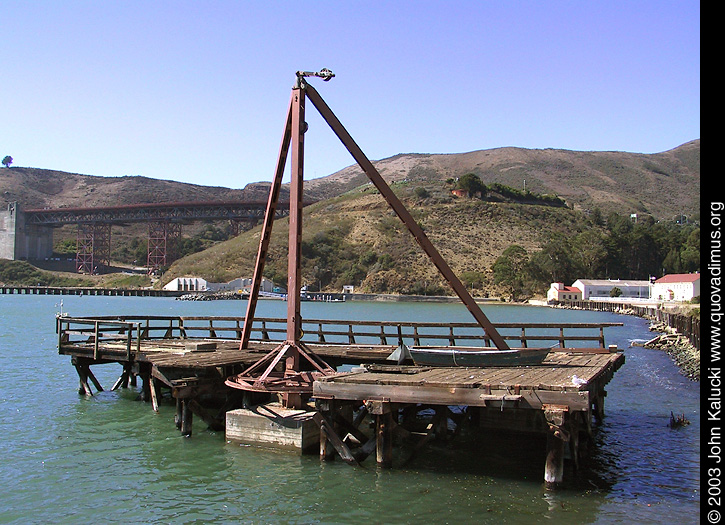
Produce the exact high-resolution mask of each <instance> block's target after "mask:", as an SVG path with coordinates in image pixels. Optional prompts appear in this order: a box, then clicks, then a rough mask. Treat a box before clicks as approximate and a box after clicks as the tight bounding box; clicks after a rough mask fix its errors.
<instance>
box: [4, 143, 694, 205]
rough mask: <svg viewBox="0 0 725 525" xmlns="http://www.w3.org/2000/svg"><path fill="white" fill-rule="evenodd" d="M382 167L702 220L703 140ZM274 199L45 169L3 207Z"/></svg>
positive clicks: (27, 174)
mask: <svg viewBox="0 0 725 525" xmlns="http://www.w3.org/2000/svg"><path fill="white" fill-rule="evenodd" d="M340 147H342V146H340ZM374 164H375V166H376V167H377V169H378V170H379V171H380V173H381V175H382V176H383V177H384V178H385V179H386V180H387V181H388V182H389V183H390V182H396V181H397V182H400V181H413V182H420V183H425V182H433V181H444V180H447V179H450V178H457V177H460V176H461V175H464V174H466V173H469V172H473V173H476V174H477V175H479V176H480V177H481V179H482V180H483V182H484V183H486V184H490V183H493V182H498V183H502V184H505V185H507V186H511V187H513V188H518V189H523V188H524V187H525V188H526V189H527V190H529V191H531V192H534V193H539V194H555V195H558V196H559V197H561V198H563V199H564V200H565V201H566V202H567V204H568V205H569V206H570V207H573V208H575V209H584V210H589V209H592V208H594V207H596V206H598V207H600V208H601V209H602V210H604V211H608V210H614V211H617V212H619V213H635V212H636V213H648V214H651V215H653V216H655V217H657V218H671V217H673V216H675V215H678V214H680V213H686V214H688V215H690V214H693V213H696V212H697V210H699V204H700V140H699V139H698V140H693V141H691V142H688V143H686V144H683V145H681V146H679V147H677V148H675V149H672V150H670V151H665V152H662V153H655V154H641V153H627V152H609V151H603V152H602V151H599V152H598V151H569V150H556V149H543V150H531V149H523V148H498V149H490V150H479V151H472V152H469V153H457V154H420V153H409V154H399V155H395V156H394V157H390V158H387V159H383V160H379V161H375V162H374ZM366 182H367V178H366V177H365V175H364V174H363V172H362V171H361V170H360V168H359V167H358V166H357V165H352V166H349V167H347V168H345V169H343V170H340V171H338V172H336V173H333V174H332V175H329V176H327V177H322V178H319V179H313V180H308V181H305V193H306V195H307V198H308V199H309V200H323V199H327V198H331V197H334V196H337V195H341V194H342V193H344V192H346V191H349V190H351V189H353V188H355V187H357V186H360V185H361V184H364V183H366ZM268 191H269V183H268V182H258V183H252V184H248V185H247V186H246V187H245V188H244V189H229V188H222V187H213V186H201V185H196V184H186V183H181V182H175V181H167V180H159V179H150V178H147V177H141V176H123V177H97V176H91V175H80V174H75V173H65V172H61V171H53V170H44V169H37V168H22V167H13V168H0V201H4V202H13V201H18V202H20V203H21V205H22V207H23V208H26V209H27V208H42V207H51V208H57V207H64V206H73V207H76V206H104V205H112V204H119V203H122V204H138V203H145V202H182V201H187V202H191V201H213V200H237V199H239V200H265V199H266V198H267V194H268ZM285 197H286V196H285V195H283V197H282V198H285Z"/></svg>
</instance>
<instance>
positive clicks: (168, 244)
mask: <svg viewBox="0 0 725 525" xmlns="http://www.w3.org/2000/svg"><path fill="white" fill-rule="evenodd" d="M266 204H267V203H266V202H264V201H241V202H163V203H149V204H128V205H122V206H107V207H102V208H56V209H49V208H43V209H28V210H23V211H24V215H25V223H26V224H27V225H36V226H45V227H56V226H61V225H64V224H77V225H78V236H77V250H76V267H77V270H78V271H79V272H83V273H97V272H98V271H99V269H102V268H104V267H105V266H108V265H110V256H111V226H112V225H126V224H129V223H141V222H145V223H148V225H149V230H148V231H149V232H148V257H147V267H148V271H149V273H152V272H155V271H156V270H158V269H159V268H161V267H163V266H166V265H168V264H170V263H171V262H172V261H173V260H174V258H175V255H176V254H175V253H174V252H175V246H176V244H177V242H178V240H179V239H180V238H181V225H182V224H183V223H185V222H186V223H188V222H194V221H214V220H228V221H229V222H230V224H231V226H232V232H233V234H234V235H238V234H239V233H240V230H241V224H242V223H252V224H256V223H257V222H258V221H261V220H262V219H264V214H265V209H266ZM288 214H289V203H280V205H279V207H278V208H277V216H278V217H283V216H285V215H288Z"/></svg>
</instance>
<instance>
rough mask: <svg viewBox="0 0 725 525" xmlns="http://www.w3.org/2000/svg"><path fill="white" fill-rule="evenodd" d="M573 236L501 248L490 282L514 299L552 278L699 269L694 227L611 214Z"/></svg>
mask: <svg viewBox="0 0 725 525" xmlns="http://www.w3.org/2000/svg"><path fill="white" fill-rule="evenodd" d="M592 220H593V222H594V223H595V224H594V226H595V227H593V228H591V229H588V230H586V231H583V232H582V233H579V234H578V235H575V236H573V237H565V236H564V235H562V234H555V235H553V236H552V237H551V238H550V239H549V241H548V242H547V243H546V244H545V245H544V246H543V247H542V249H541V250H540V251H537V252H534V253H528V252H527V251H526V250H525V249H524V248H522V247H521V246H518V245H512V246H510V247H509V248H507V249H506V250H505V251H504V252H503V253H502V254H501V256H500V257H499V258H498V259H497V260H496V262H495V263H494V265H493V273H494V282H495V283H496V284H499V285H501V286H504V287H505V288H506V289H507V290H508V291H509V293H510V295H511V297H512V299H514V300H517V299H520V298H522V297H526V296H530V295H532V294H534V293H537V292H538V293H541V292H543V291H544V290H546V289H547V288H548V287H549V285H550V283H552V282H563V283H572V282H574V281H575V280H577V279H606V278H611V279H636V280H647V279H649V278H650V277H657V278H658V277H662V276H663V275H665V274H672V273H691V272H696V271H699V270H700V228H699V226H697V225H693V224H685V225H683V224H677V223H675V222H669V223H665V222H656V221H655V220H654V219H652V218H651V217H647V218H645V219H644V220H639V221H638V222H633V221H632V220H631V219H630V217H622V216H620V215H619V214H617V213H612V214H610V215H609V216H608V217H607V219H606V220H603V219H602V217H601V214H600V213H599V212H596V213H594V214H593V216H592Z"/></svg>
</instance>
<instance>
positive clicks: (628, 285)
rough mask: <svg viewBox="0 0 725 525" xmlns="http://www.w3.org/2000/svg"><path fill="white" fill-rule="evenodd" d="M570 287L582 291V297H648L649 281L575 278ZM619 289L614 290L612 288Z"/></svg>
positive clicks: (596, 299) (589, 298)
mask: <svg viewBox="0 0 725 525" xmlns="http://www.w3.org/2000/svg"><path fill="white" fill-rule="evenodd" d="M572 287H575V288H578V289H579V290H581V292H582V297H581V298H582V299H584V300H592V301H605V300H607V299H616V300H622V299H643V300H645V299H649V298H650V282H649V281H636V280H620V279H577V280H576V281H574V283H572ZM615 288H616V289H617V290H619V291H618V292H616V291H615V292H614V293H613V290H615Z"/></svg>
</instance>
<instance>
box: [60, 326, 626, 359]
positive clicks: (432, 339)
mask: <svg viewBox="0 0 725 525" xmlns="http://www.w3.org/2000/svg"><path fill="white" fill-rule="evenodd" d="M243 323H244V318H243V317H221V316H102V317H94V318H85V317H83V318H77V317H58V318H57V332H58V345H59V350H60V348H61V346H62V345H68V344H74V343H83V344H89V343H93V345H94V356H96V355H100V352H101V350H100V347H99V344H100V343H102V342H105V343H111V342H118V341H123V340H125V341H126V347H127V349H128V358H129V359H130V357H131V349H132V347H133V346H134V343H135V347H136V348H137V349H138V348H139V347H140V344H141V341H144V340H154V339H198V338H204V339H227V340H229V339H237V340H238V339H241V332H242V327H243ZM286 324H287V320H286V319H281V318H264V317H263V318H255V320H254V323H253V325H252V339H253V340H257V341H265V342H274V341H283V340H284V338H285V336H286ZM621 325H622V323H498V324H495V327H496V329H497V330H498V331H499V334H500V335H501V337H503V338H504V339H506V340H509V341H516V342H517V344H518V345H519V346H521V347H524V348H526V347H529V346H530V343H535V344H537V345H539V346H542V345H544V346H552V347H553V346H559V347H561V348H566V347H571V346H573V345H574V346H579V347H583V346H586V345H584V344H583V343H592V342H593V343H594V344H595V345H596V346H597V347H599V348H604V347H605V342H604V328H605V327H609V326H621ZM302 330H303V336H302V340H303V341H304V342H308V343H322V344H333V345H334V344H341V345H355V344H380V345H401V344H408V345H411V344H412V345H414V346H423V345H425V344H428V345H433V346H456V345H461V344H463V345H467V346H471V345H473V346H476V343H480V345H481V346H490V345H491V341H490V340H489V338H488V337H487V335H486V334H485V333H483V332H482V330H481V328H480V326H479V325H478V324H477V323H474V322H454V323H445V322H410V321H407V322H405V321H403V322H397V321H343V320H329V319H308V320H304V321H303V324H302ZM551 343H553V344H551Z"/></svg>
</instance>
